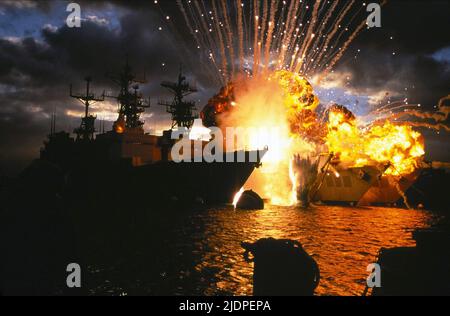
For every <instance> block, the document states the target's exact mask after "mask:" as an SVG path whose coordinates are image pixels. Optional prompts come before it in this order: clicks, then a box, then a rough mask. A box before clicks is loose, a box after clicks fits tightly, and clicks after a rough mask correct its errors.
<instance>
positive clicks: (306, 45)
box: [295, 0, 322, 72]
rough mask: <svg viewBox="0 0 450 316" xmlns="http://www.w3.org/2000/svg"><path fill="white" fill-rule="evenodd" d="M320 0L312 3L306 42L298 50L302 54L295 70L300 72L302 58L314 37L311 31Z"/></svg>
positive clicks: (314, 24) (314, 23)
mask: <svg viewBox="0 0 450 316" xmlns="http://www.w3.org/2000/svg"><path fill="white" fill-rule="evenodd" d="M321 2H322V1H321V0H317V1H316V3H315V4H314V8H313V13H312V16H311V20H312V22H311V23H310V26H309V27H308V32H307V33H306V38H305V41H306V44H305V45H304V46H303V47H302V49H300V51H301V52H302V55H301V56H300V62H299V63H298V64H297V66H296V67H295V72H300V70H301V69H302V65H303V61H304V58H306V54H307V52H308V49H309V46H310V45H311V42H312V41H313V40H314V38H315V34H314V33H313V31H314V28H315V27H316V23H317V13H318V11H319V7H320V4H321Z"/></svg>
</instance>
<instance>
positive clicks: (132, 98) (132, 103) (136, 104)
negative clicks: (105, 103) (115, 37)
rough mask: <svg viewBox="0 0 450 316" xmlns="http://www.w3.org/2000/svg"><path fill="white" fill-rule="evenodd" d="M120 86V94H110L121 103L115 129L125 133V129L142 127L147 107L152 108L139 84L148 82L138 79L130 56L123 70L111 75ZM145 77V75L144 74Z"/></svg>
mask: <svg viewBox="0 0 450 316" xmlns="http://www.w3.org/2000/svg"><path fill="white" fill-rule="evenodd" d="M109 77H110V78H111V80H112V81H113V82H114V83H115V84H117V85H118V86H119V87H120V93H119V95H118V96H109V97H111V98H114V99H116V100H117V101H118V103H119V119H118V120H117V121H116V123H115V124H114V125H115V131H116V132H120V133H123V132H124V130H125V129H141V130H142V126H143V125H144V122H143V121H141V115H142V113H144V112H145V109H147V108H150V101H149V100H147V99H144V98H143V96H142V94H141V93H139V92H138V90H139V84H144V83H147V81H146V80H145V78H144V80H137V79H136V76H135V75H134V74H133V73H132V69H131V67H130V65H129V64H128V58H127V61H126V64H125V67H124V69H123V70H122V72H121V73H120V74H119V75H117V76H115V75H110V76H109ZM144 77H145V76H144Z"/></svg>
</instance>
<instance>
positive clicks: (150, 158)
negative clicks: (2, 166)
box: [40, 61, 267, 205]
mask: <svg viewBox="0 0 450 316" xmlns="http://www.w3.org/2000/svg"><path fill="white" fill-rule="evenodd" d="M110 78H111V79H112V81H113V82H114V83H115V84H116V85H117V86H118V88H119V94H118V95H115V96H107V95H106V94H105V93H103V94H102V95H101V96H100V97H96V96H95V95H94V94H93V93H92V92H91V82H92V78H90V77H88V78H86V91H85V93H83V94H74V93H73V92H72V87H71V89H70V96H71V97H72V98H75V99H77V100H79V101H80V102H82V103H83V105H84V107H85V113H84V117H83V118H82V119H81V125H80V127H79V128H77V129H75V130H74V134H75V137H72V136H71V134H70V133H68V132H65V131H63V132H56V128H55V120H56V118H55V116H54V115H53V116H52V123H51V132H50V135H49V136H48V139H47V140H46V141H45V142H44V147H43V148H42V149H41V154H40V161H44V162H46V163H51V164H52V165H54V166H57V167H58V168H60V169H61V170H62V172H63V173H64V175H65V191H66V192H68V194H71V196H76V197H80V198H83V197H84V198H105V199H108V198H109V197H114V196H121V197H124V198H125V199H126V197H136V196H141V197H142V199H146V200H147V201H153V202H158V201H159V202H162V201H174V200H176V201H178V202H179V203H180V204H188V203H192V202H200V203H202V204H208V205H214V204H226V203H231V202H232V201H233V197H234V195H235V194H236V193H237V192H238V191H239V190H240V189H241V188H242V187H243V185H244V184H245V182H246V181H247V179H248V178H249V177H250V175H251V174H252V172H253V171H254V170H255V168H258V167H259V166H260V162H261V159H262V158H263V157H264V155H265V153H266V151H267V149H264V150H256V151H245V152H239V151H236V152H234V155H236V156H235V157H238V156H239V155H242V154H245V157H248V158H250V157H257V159H256V162H251V161H252V160H251V159H246V160H245V161H246V162H212V163H210V162H206V161H205V160H204V159H202V161H201V162H196V163H189V162H188V161H181V162H175V161H174V160H173V159H172V157H171V149H172V147H173V146H174V145H175V144H176V143H177V142H178V141H180V140H178V139H172V132H173V130H175V129H176V128H188V129H189V128H191V127H192V126H193V124H194V120H195V119H196V118H197V116H196V115H195V114H194V113H195V111H196V108H195V103H194V102H190V101H186V100H185V97H187V96H188V95H190V94H192V93H195V92H197V90H196V89H195V88H194V87H192V86H191V85H190V84H189V83H188V82H187V80H186V77H185V76H183V74H182V72H181V71H180V75H179V77H178V80H177V81H176V82H163V83H162V84H161V86H162V87H164V88H167V89H168V90H170V91H171V92H172V93H173V94H174V99H173V101H171V102H163V101H161V102H159V105H161V106H165V107H166V108H167V112H168V113H170V114H171V116H172V119H173V123H172V128H171V129H170V130H167V131H164V132H163V135H162V136H156V135H151V134H149V133H146V132H145V131H144V123H145V122H144V121H143V120H142V119H141V116H142V114H143V113H145V111H146V109H148V108H149V107H150V102H149V100H146V99H145V98H144V97H143V95H142V94H141V93H140V92H139V85H140V84H142V83H144V81H139V80H138V79H137V77H136V75H134V74H133V72H132V69H131V67H130V65H129V63H128V61H127V62H126V64H125V67H124V68H123V70H122V72H121V73H119V74H118V75H116V76H110ZM105 98H114V99H116V100H117V102H118V108H119V111H118V119H117V120H116V121H115V122H114V124H113V127H112V130H110V131H107V132H104V131H102V132H100V133H97V131H96V128H95V122H96V119H97V118H96V117H95V116H94V115H92V114H91V113H90V107H91V105H92V104H94V103H96V102H103V101H104V100H105ZM206 144H207V142H203V146H205V145H206ZM230 155H233V153H224V157H230ZM223 161H229V160H226V159H224V160H223ZM234 161H237V159H235V160H234ZM128 200H133V201H136V200H137V199H133V198H130V199H128Z"/></svg>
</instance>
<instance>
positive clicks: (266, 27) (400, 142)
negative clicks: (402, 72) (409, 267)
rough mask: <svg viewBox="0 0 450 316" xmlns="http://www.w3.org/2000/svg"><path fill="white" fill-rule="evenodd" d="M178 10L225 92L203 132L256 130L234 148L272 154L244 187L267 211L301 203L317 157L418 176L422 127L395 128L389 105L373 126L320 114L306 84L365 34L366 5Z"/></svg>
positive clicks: (263, 4)
mask: <svg viewBox="0 0 450 316" xmlns="http://www.w3.org/2000/svg"><path fill="white" fill-rule="evenodd" d="M385 3H386V1H382V3H381V4H382V5H384V4H385ZM177 5H178V7H179V9H180V13H181V15H182V16H183V19H184V20H185V24H186V27H187V29H188V30H189V32H190V34H191V35H192V39H193V42H194V44H195V47H196V48H197V49H199V56H201V57H203V59H202V63H201V64H200V67H201V68H202V69H204V73H205V75H208V76H210V79H211V81H214V80H215V81H216V82H217V83H219V84H220V86H223V88H222V89H221V91H220V92H219V93H218V94H217V95H216V96H215V97H213V98H212V99H211V100H210V101H209V102H208V105H207V106H206V107H205V108H204V110H203V112H202V113H201V118H202V120H203V123H204V125H205V126H206V127H212V126H217V127H220V128H222V129H226V128H228V127H232V128H235V127H239V128H243V129H247V130H248V129H253V130H256V132H255V133H248V135H247V137H246V138H245V141H243V143H241V144H239V146H237V148H233V149H237V150H242V149H245V150H256V149H261V148H263V147H268V148H269V152H268V154H267V155H266V156H265V157H264V160H263V167H262V168H260V169H259V170H258V172H256V173H254V174H253V176H252V178H251V179H250V183H249V185H252V187H253V188H254V189H257V190H259V191H260V192H261V193H263V194H264V195H265V197H268V198H270V199H271V201H272V203H273V204H279V205H292V204H294V203H296V202H297V200H298V198H299V196H305V194H306V192H308V188H309V187H310V186H312V184H311V181H309V180H310V179H307V178H308V177H310V178H311V179H314V178H315V176H316V175H315V174H314V168H315V166H316V162H315V161H314V160H315V159H317V157H319V156H320V155H321V154H323V153H327V152H328V156H330V154H332V155H331V156H330V157H333V158H332V161H333V164H340V165H341V167H344V168H345V167H348V168H351V167H358V166H367V165H371V166H376V167H379V169H381V171H385V175H386V176H389V177H392V178H394V179H398V181H400V179H401V178H402V177H403V176H406V175H408V174H411V173H413V172H414V171H415V170H417V169H418V168H419V167H420V162H421V160H422V159H423V157H424V154H425V149H424V140H423V137H422V136H421V135H420V133H418V132H416V131H414V130H413V128H412V127H413V126H425V125H424V124H427V123H426V122H423V123H419V122H410V123H402V124H398V123H396V122H395V123H394V119H395V116H394V115H395V114H398V113H393V110H394V109H393V108H392V107H390V106H386V107H383V108H380V109H379V111H378V112H377V114H378V115H377V117H378V118H380V117H383V115H384V114H387V113H388V112H389V115H390V117H391V119H392V120H388V119H384V120H381V121H378V122H375V123H373V124H371V125H364V124H363V122H362V120H360V119H358V118H357V117H355V115H354V114H353V113H351V112H350V111H349V110H347V109H346V108H344V107H343V106H337V105H335V106H332V107H331V108H330V109H328V111H327V112H326V113H321V112H320V111H319V104H320V101H319V99H318V98H317V96H316V95H315V93H314V90H313V87H312V86H311V84H310V83H309V82H308V80H307V79H306V78H318V79H317V81H318V82H317V83H318V84H320V82H321V81H322V80H323V79H325V78H326V77H327V76H328V75H329V74H330V72H332V70H333V68H334V66H335V65H336V64H337V63H338V62H339V60H340V59H341V58H342V57H343V56H344V53H345V52H346V51H347V50H348V48H349V47H350V45H351V43H352V42H353V41H354V39H355V38H356V37H357V36H358V34H360V33H361V32H362V31H363V30H364V29H366V28H367V25H366V23H367V15H366V10H365V9H366V8H365V6H366V4H365V3H359V2H357V1H323V0H317V1H312V0H311V1H309V0H304V1H281V0H274V1H262V0H254V1H250V2H246V3H245V5H244V1H242V0H234V1H223V0H211V1H208V2H199V1H181V0H177ZM334 12H339V14H333V13H334ZM166 20H167V21H168V22H167V23H169V24H170V23H172V19H166ZM205 61H207V62H205ZM400 108H404V105H402V106H401V107H398V109H400ZM440 109H441V110H442V111H441V112H442V113H441V114H442V115H438V116H434V115H433V116H425V117H423V118H424V119H434V120H439V122H442V119H444V118H447V117H448V108H447V107H445V106H442V107H441V106H440ZM407 113H408V114H409V115H414V116H416V117H419V116H420V115H422V114H420V113H415V112H407ZM322 114H327V115H322ZM400 115H404V114H400ZM324 116H325V117H326V118H327V119H326V120H324V119H323V117H324ZM420 117H421V116H420ZM418 124H423V125H418ZM441 125H442V124H441ZM228 141H230V140H228ZM224 148H227V146H224Z"/></svg>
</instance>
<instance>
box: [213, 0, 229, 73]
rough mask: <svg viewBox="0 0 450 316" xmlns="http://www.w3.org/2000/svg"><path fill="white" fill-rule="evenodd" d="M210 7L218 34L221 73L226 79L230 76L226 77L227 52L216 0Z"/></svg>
mask: <svg viewBox="0 0 450 316" xmlns="http://www.w3.org/2000/svg"><path fill="white" fill-rule="evenodd" d="M212 7H213V13H214V20H215V25H216V31H217V34H218V36H219V47H220V55H221V59H222V74H223V77H224V78H225V80H226V81H228V80H229V79H230V78H228V62H227V54H226V52H225V44H224V41H223V35H222V27H221V25H220V18H219V15H218V11H217V6H216V1H215V0H213V1H212Z"/></svg>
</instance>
